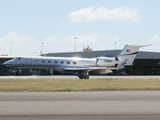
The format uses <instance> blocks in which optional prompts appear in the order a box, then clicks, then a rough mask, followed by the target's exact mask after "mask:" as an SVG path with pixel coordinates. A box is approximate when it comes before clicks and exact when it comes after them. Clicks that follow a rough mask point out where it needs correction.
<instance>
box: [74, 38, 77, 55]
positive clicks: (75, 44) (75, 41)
mask: <svg viewBox="0 0 160 120" xmlns="http://www.w3.org/2000/svg"><path fill="white" fill-rule="evenodd" d="M74 39H75V52H76V39H77V37H74Z"/></svg>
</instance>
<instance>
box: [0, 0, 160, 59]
mask: <svg viewBox="0 0 160 120" xmlns="http://www.w3.org/2000/svg"><path fill="white" fill-rule="evenodd" d="M159 5H160V1H159V0H153V1H151V0H85V1H83V2H82V0H0V18H1V19H0V48H1V50H0V54H9V55H10V54H11V55H14V56H17V55H38V54H40V51H41V50H42V42H43V43H44V44H43V53H52V52H73V51H75V37H76V38H77V39H76V51H82V50H83V47H86V46H90V47H91V48H92V49H93V50H110V49H115V42H116V43H117V44H116V49H122V48H123V47H124V45H125V44H140V45H144V44H152V45H155V46H151V47H145V48H142V49H140V50H141V51H152V52H153V51H155V52H160V7H159Z"/></svg>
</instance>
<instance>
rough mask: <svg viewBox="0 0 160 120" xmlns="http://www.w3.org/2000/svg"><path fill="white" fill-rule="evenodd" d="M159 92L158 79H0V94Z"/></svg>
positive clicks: (159, 83)
mask: <svg viewBox="0 0 160 120" xmlns="http://www.w3.org/2000/svg"><path fill="white" fill-rule="evenodd" d="M119 90H126V91H127V90H128V91H143V90H160V79H143V80H142V79H113V78H112V79H109V78H107V79H89V80H77V79H76V80H75V79H65V80H62V79H0V91H1V92H49V91H50V92H53V91H119Z"/></svg>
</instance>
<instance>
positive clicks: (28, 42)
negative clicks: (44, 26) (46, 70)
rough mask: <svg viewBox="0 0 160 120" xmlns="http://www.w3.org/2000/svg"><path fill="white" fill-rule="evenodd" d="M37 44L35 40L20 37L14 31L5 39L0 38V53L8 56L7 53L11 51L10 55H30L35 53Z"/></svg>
mask: <svg viewBox="0 0 160 120" xmlns="http://www.w3.org/2000/svg"><path fill="white" fill-rule="evenodd" d="M37 43H38V41H37V40H36V38H30V37H27V36H20V35H19V34H18V33H17V32H16V31H14V32H10V33H9V34H8V35H6V36H5V37H3V38H0V48H1V51H0V53H1V54H10V53H9V51H12V55H20V54H23V55H30V54H31V53H32V52H33V51H36V45H37ZM37 54H38V52H37Z"/></svg>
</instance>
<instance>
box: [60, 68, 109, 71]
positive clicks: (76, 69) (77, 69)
mask: <svg viewBox="0 0 160 120" xmlns="http://www.w3.org/2000/svg"><path fill="white" fill-rule="evenodd" d="M105 69H107V68H106V67H80V68H72V67H71V68H69V67H67V68H61V70H74V71H79V70H105Z"/></svg>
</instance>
